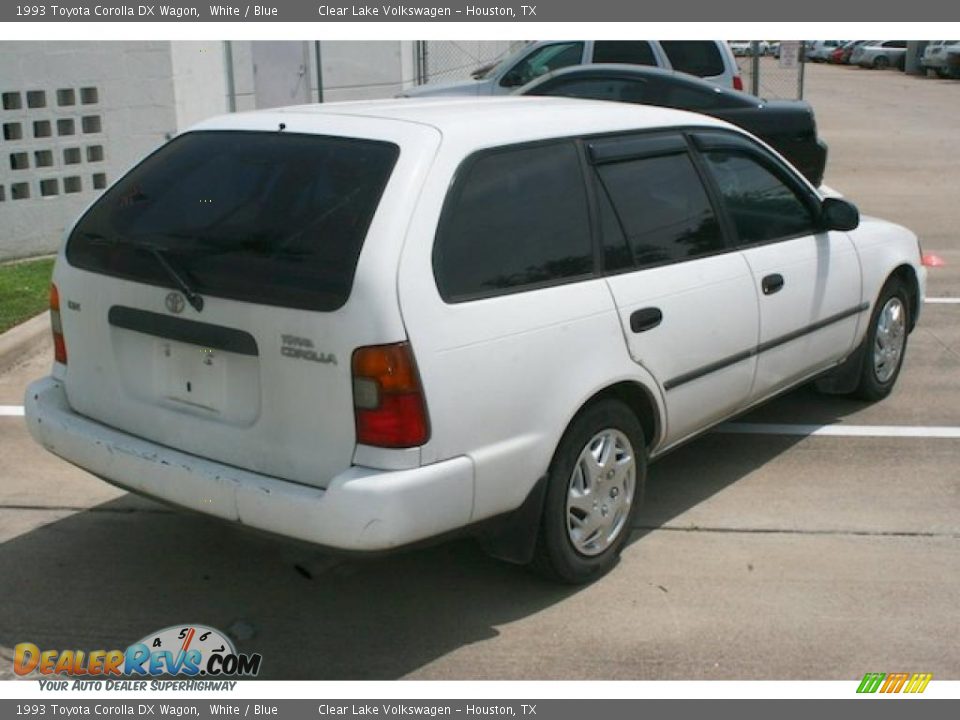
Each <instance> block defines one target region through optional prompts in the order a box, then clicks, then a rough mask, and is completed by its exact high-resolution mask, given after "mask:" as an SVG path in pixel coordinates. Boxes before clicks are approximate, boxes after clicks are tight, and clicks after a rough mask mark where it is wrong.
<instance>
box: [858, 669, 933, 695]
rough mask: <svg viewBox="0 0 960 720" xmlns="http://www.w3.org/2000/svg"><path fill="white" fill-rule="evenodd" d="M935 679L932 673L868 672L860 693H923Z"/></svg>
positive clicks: (859, 689) (862, 682) (861, 683)
mask: <svg viewBox="0 0 960 720" xmlns="http://www.w3.org/2000/svg"><path fill="white" fill-rule="evenodd" d="M931 680H933V674H931V673H912V674H911V673H905V672H899V673H867V674H866V675H864V676H863V680H861V681H860V687H858V688H857V692H858V693H876V692H879V693H887V694H889V693H899V692H903V693H909V694H913V693H922V692H923V691H924V690H926V689H927V685H928V684H929V683H930V681H931Z"/></svg>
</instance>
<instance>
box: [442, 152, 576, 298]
mask: <svg viewBox="0 0 960 720" xmlns="http://www.w3.org/2000/svg"><path fill="white" fill-rule="evenodd" d="M433 266H434V274H435V276H436V279H437V287H438V289H439V290H440V294H441V295H442V296H443V297H444V298H445V299H447V300H465V299H469V298H470V297H477V296H482V295H490V294H497V293H498V292H512V291H515V290H518V289H520V288H523V287H526V286H533V285H540V284H549V283H554V282H558V281H562V280H564V279H567V278H574V277H578V276H585V275H589V274H591V273H592V272H593V251H592V243H591V237H590V224H589V221H588V217H587V200H586V192H585V189H584V186H583V179H582V174H581V171H580V162H579V158H578V156H577V151H576V148H575V147H574V145H573V144H572V143H569V142H565V143H562V144H557V143H552V144H550V145H541V146H537V147H527V148H517V149H510V150H505V151H498V152H494V153H490V154H487V155H484V156H481V157H480V158H479V159H477V160H476V161H474V162H472V163H470V164H469V165H468V167H467V169H466V173H465V174H464V175H463V176H462V177H461V178H460V179H458V180H457V182H456V185H455V186H454V188H453V190H452V194H451V196H450V197H449V198H448V200H447V205H446V207H445V208H444V212H443V218H442V219H441V222H440V230H439V232H438V235H437V240H436V243H435V245H434V256H433Z"/></svg>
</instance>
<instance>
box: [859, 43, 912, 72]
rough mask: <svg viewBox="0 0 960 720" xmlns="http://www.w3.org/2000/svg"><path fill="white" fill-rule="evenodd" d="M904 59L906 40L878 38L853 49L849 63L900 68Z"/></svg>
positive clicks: (862, 65)
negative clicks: (873, 41)
mask: <svg viewBox="0 0 960 720" xmlns="http://www.w3.org/2000/svg"><path fill="white" fill-rule="evenodd" d="M906 59H907V41H906V40H879V41H877V42H875V43H872V44H868V45H861V46H860V47H858V48H857V49H856V50H854V51H853V55H851V56H850V64H851V65H859V66H860V67H866V68H874V69H876V70H886V69H887V68H889V67H896V68H899V69H901V70H902V69H903V66H904V64H905V62H906Z"/></svg>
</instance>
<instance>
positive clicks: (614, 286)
mask: <svg viewBox="0 0 960 720" xmlns="http://www.w3.org/2000/svg"><path fill="white" fill-rule="evenodd" d="M589 151H590V153H589V154H590V157H591V160H592V163H593V173H594V178H595V184H596V195H597V207H598V215H599V218H600V225H601V234H602V238H603V259H604V267H605V272H606V273H607V275H608V277H607V284H608V286H609V287H610V291H611V293H612V294H613V297H614V300H615V302H616V305H617V310H618V312H619V315H620V320H621V324H622V327H623V333H624V337H625V338H626V342H627V345H628V347H629V350H630V354H631V356H632V357H633V359H634V360H635V361H636V362H637V363H639V364H641V365H643V366H644V367H646V368H647V369H648V370H649V371H650V372H651V373H652V374H653V376H654V377H656V378H657V380H658V382H659V383H660V385H661V387H662V390H663V392H664V397H665V400H666V405H667V428H666V434H667V438H666V444H668V445H669V444H673V443H675V442H677V441H679V440H682V439H683V438H685V437H687V436H688V435H690V434H692V433H695V432H697V431H698V430H701V429H703V428H704V427H706V426H708V425H710V424H711V423H712V422H714V421H716V420H718V419H720V418H722V417H724V416H727V415H729V414H731V413H733V412H735V411H736V410H737V409H739V408H740V407H742V406H743V404H744V402H745V401H746V399H747V397H748V395H749V392H750V388H751V385H752V383H753V375H754V369H755V365H756V358H755V357H754V353H753V350H754V348H755V347H756V342H757V331H758V323H759V316H758V309H757V297H756V293H755V292H754V289H753V279H752V276H751V273H750V268H749V266H748V265H747V263H746V260H745V259H744V257H743V255H742V254H741V253H739V252H737V251H736V250H735V249H733V248H731V247H730V246H729V245H728V244H727V242H726V240H725V237H724V233H723V231H722V227H721V224H720V222H719V220H718V218H717V215H716V213H715V212H714V209H713V207H712V204H711V200H710V198H709V195H708V192H707V190H706V189H705V187H704V185H703V182H702V179H701V176H700V174H699V172H698V169H697V167H696V165H695V162H694V160H693V158H692V156H691V154H690V152H689V151H688V146H687V143H686V140H685V139H684V137H683V136H682V135H680V134H679V133H678V134H653V135H650V134H643V135H634V136H625V137H620V138H610V139H604V140H597V141H594V142H592V143H591V144H590V145H589Z"/></svg>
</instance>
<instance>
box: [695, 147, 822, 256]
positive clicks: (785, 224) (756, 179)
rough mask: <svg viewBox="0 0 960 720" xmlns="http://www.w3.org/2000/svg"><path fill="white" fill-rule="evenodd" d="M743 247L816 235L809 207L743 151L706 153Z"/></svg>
mask: <svg viewBox="0 0 960 720" xmlns="http://www.w3.org/2000/svg"><path fill="white" fill-rule="evenodd" d="M704 155H705V157H706V158H707V164H708V166H709V167H710V172H711V173H712V174H713V177H714V178H715V179H716V181H717V186H718V187H719V189H720V193H721V194H722V195H723V199H724V204H725V205H726V207H727V210H728V212H729V213H730V217H731V218H732V220H733V223H734V225H735V226H736V228H737V234H738V235H739V237H740V242H741V243H744V244H749V243H756V242H766V241H768V240H777V239H779V238H787V237H796V236H797V235H804V234H812V233H813V232H815V227H814V218H813V215H812V213H811V212H810V210H809V208H808V207H807V206H806V204H804V202H803V201H802V200H801V199H800V198H799V197H798V196H797V195H796V193H794V191H793V190H792V189H791V188H790V187H788V186H787V185H785V184H784V183H783V182H782V181H781V180H780V179H779V178H778V177H777V176H776V175H774V174H773V173H772V172H770V170H768V169H767V168H766V167H764V166H763V165H761V164H760V163H759V162H758V161H757V160H755V159H754V158H752V157H750V156H748V155H746V154H744V153H740V152H736V151H729V150H711V151H709V152H707V153H704Z"/></svg>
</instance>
